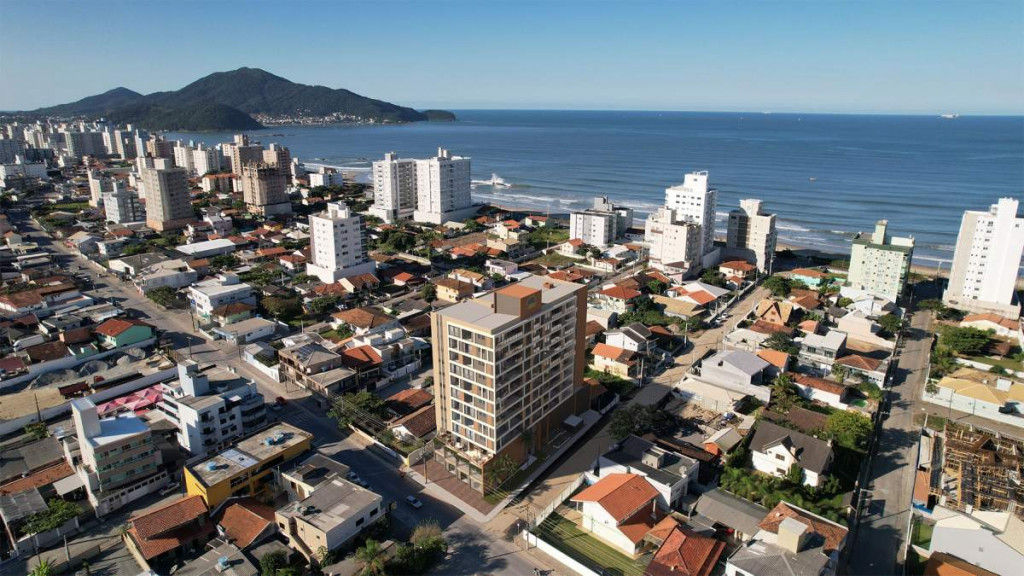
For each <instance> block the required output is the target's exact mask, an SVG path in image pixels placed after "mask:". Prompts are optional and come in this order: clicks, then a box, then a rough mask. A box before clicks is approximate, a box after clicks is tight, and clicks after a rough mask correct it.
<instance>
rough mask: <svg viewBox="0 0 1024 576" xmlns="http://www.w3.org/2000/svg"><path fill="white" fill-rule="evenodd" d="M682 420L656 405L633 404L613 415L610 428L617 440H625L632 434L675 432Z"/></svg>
mask: <svg viewBox="0 0 1024 576" xmlns="http://www.w3.org/2000/svg"><path fill="white" fill-rule="evenodd" d="M680 424H681V422H680V421H679V419H678V417H676V416H675V415H673V414H670V413H668V412H665V411H663V410H658V409H657V408H655V407H654V406H641V405H638V404H633V405H630V406H626V407H625V408H620V409H619V410H617V411H616V412H615V414H614V415H613V416H612V421H611V423H610V424H609V425H608V430H609V432H610V433H611V435H612V438H614V439H615V441H616V442H618V441H621V440H625V439H626V438H628V437H629V435H630V434H633V435H636V436H643V435H644V434H648V433H650V432H654V433H655V434H657V435H658V436H669V435H671V434H674V433H675V431H676V430H677V429H678V428H679V425H680Z"/></svg>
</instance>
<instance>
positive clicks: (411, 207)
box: [370, 152, 417, 222]
mask: <svg viewBox="0 0 1024 576" xmlns="http://www.w3.org/2000/svg"><path fill="white" fill-rule="evenodd" d="M416 200H417V194H416V160H415V159H413V158H399V157H398V154H395V153H394V152H388V153H387V154H384V159H383V160H378V161H376V162H374V163H373V206H372V207H371V208H370V214H373V215H374V216H376V217H378V218H380V219H381V220H383V221H385V222H394V221H396V220H400V219H404V218H409V217H411V216H412V215H413V212H414V211H415V210H416Z"/></svg>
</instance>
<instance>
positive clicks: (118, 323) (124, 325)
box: [95, 318, 146, 338]
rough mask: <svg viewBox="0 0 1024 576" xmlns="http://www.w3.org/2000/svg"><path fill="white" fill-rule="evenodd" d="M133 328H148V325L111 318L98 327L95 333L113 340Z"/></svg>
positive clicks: (125, 319) (126, 319)
mask: <svg viewBox="0 0 1024 576" xmlns="http://www.w3.org/2000/svg"><path fill="white" fill-rule="evenodd" d="M132 326H146V324H143V323H141V322H136V321H135V320H131V319H128V318H111V319H110V320H107V321H106V322H104V323H103V324H100V325H99V326H97V327H96V330H95V332H96V333H97V334H99V335H101V336H110V337H111V338H113V337H115V336H120V335H121V334H123V333H124V332H125V330H128V329H129V328H131V327H132Z"/></svg>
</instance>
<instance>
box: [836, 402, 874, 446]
mask: <svg viewBox="0 0 1024 576" xmlns="http://www.w3.org/2000/svg"><path fill="white" fill-rule="evenodd" d="M871 431H872V427H871V419H869V418H868V417H867V416H863V415H861V414H858V413H856V412H848V411H845V410H843V411H837V412H833V413H832V414H829V416H828V421H827V422H826V423H825V434H826V436H828V437H829V438H830V439H831V440H832V441H833V442H835V443H836V444H837V445H839V446H842V447H843V448H848V449H850V450H857V451H864V450H866V449H867V446H868V440H869V439H870V438H871Z"/></svg>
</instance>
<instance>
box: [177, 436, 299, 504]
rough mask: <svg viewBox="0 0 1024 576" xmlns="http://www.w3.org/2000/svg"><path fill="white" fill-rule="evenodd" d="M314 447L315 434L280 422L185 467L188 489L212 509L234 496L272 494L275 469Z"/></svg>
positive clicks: (186, 486)
mask: <svg viewBox="0 0 1024 576" xmlns="http://www.w3.org/2000/svg"><path fill="white" fill-rule="evenodd" d="M312 445H313V435H312V434H310V433H308V432H305V431H303V430H300V429H298V428H296V427H294V426H291V425H289V424H285V423H279V424H276V425H274V426H271V427H270V428H267V429H265V430H261V431H260V432H257V433H256V434H253V435H252V436H249V437H248V438H246V439H244V440H242V441H240V442H239V443H238V444H236V445H235V446H233V447H231V448H228V449H227V450H224V451H223V452H220V453H219V454H215V455H213V456H210V457H209V458H206V459H204V460H201V461H199V462H194V463H192V464H189V465H188V466H185V489H186V490H187V492H188V494H189V495H190V496H192V495H196V496H202V498H203V500H204V501H205V502H206V505H207V506H208V507H209V508H210V509H211V510H212V509H213V508H215V507H216V506H218V505H220V503H221V502H224V501H225V500H227V499H228V498H230V497H231V496H254V497H256V498H260V497H262V496H264V495H267V494H269V491H268V490H267V485H268V484H269V483H270V482H271V481H272V480H273V469H274V468H275V467H277V466H280V465H281V464H284V463H285V462H288V461H290V460H292V459H293V458H295V457H297V456H299V455H300V454H302V453H303V452H305V451H307V450H309V449H310V448H311V447H312Z"/></svg>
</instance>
